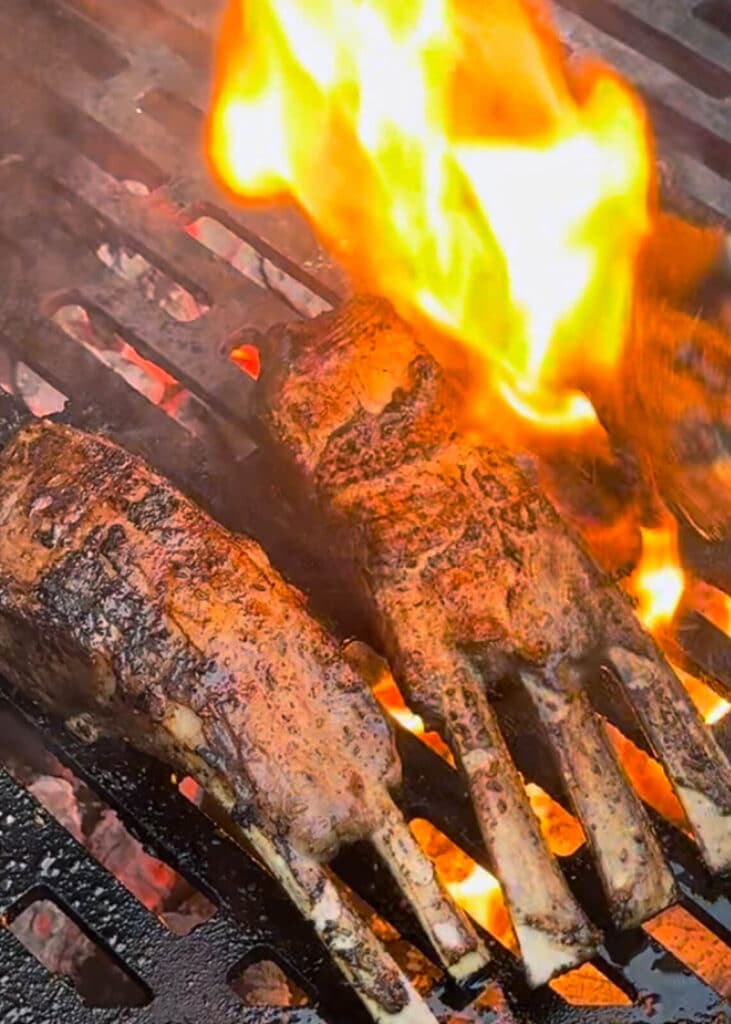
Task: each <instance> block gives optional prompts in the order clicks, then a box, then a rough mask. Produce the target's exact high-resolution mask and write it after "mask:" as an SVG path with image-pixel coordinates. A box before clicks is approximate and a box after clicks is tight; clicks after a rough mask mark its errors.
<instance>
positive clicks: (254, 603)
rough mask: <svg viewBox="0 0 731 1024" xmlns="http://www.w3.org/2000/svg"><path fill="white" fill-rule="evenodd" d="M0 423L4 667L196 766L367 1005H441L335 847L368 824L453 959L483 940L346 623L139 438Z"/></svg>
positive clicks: (28, 686) (51, 700)
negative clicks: (360, 904)
mask: <svg viewBox="0 0 731 1024" xmlns="http://www.w3.org/2000/svg"><path fill="white" fill-rule="evenodd" d="M0 405H2V401H1V400H0ZM3 442H4V447H3V449H2V451H1V452H0V671H2V672H3V674H5V675H6V676H7V677H8V678H9V679H10V680H11V681H12V682H14V683H15V684H16V685H17V686H18V687H20V688H22V690H23V691H25V692H26V693H27V694H28V695H30V696H31V697H32V698H34V699H36V700H38V701H40V702H41V703H42V704H43V705H44V706H46V707H47V708H48V709H50V710H51V711H52V712H53V713H56V714H60V715H62V716H64V717H70V716H82V718H86V719H87V720H89V721H91V722H92V723H93V726H94V727H95V728H96V729H98V730H101V731H102V732H108V733H110V734H116V735H118V736H120V735H121V736H123V737H126V738H129V739H130V740H131V741H132V742H133V743H134V744H135V745H137V746H138V747H140V748H144V749H146V750H148V751H149V752H151V753H153V754H155V755H157V756H158V757H162V758H163V759H165V760H167V761H169V762H170V763H171V764H173V765H174V766H175V767H176V768H178V769H181V770H182V771H183V772H185V773H190V774H191V775H193V776H195V777H196V778H197V779H198V780H199V781H200V782H201V783H202V785H203V786H204V787H205V788H206V789H207V790H208V791H209V792H211V793H212V794H213V795H214V796H215V797H216V799H217V800H218V801H219V803H220V804H221V805H222V807H223V808H224V809H225V810H226V811H227V812H228V813H230V814H231V815H232V817H233V819H234V821H235V822H236V823H237V826H238V828H239V829H240V833H241V836H242V837H243V838H244V839H245V840H246V841H247V842H248V843H249V844H250V845H251V846H252V847H253V848H254V849H255V851H256V852H257V853H258V855H259V856H260V857H261V859H262V860H263V861H264V863H265V864H266V865H267V866H268V868H269V869H270V870H271V872H272V873H273V874H274V875H275V876H276V877H277V878H278V880H279V881H280V882H281V883H282V885H283V886H284V888H285V889H286V890H287V892H288V893H289V895H290V896H291V897H292V899H293V900H294V902H295V903H296V904H297V906H298V907H299V908H300V910H301V911H302V912H303V913H304V914H305V916H307V917H308V918H309V919H310V921H312V923H313V924H314V926H315V928H316V930H317V933H318V934H319V936H320V937H321V939H322V940H323V942H324V943H325V944H326V945H327V946H328V948H329V950H330V952H331V954H332V955H333V957H334V958H335V960H336V961H337V962H338V964H339V966H340V967H341V969H342V970H343V971H344V973H345V974H346V976H347V977H348V979H349V980H350V981H351V983H352V984H353V985H354V987H355V989H356V991H357V992H358V995H359V996H360V997H361V999H362V1000H363V1002H364V1003H365V1004H366V1006H367V1008H368V1009H369V1011H370V1013H371V1015H372V1016H373V1018H374V1020H377V1021H399V1022H403V1024H406V1022H412V1021H413V1022H431V1024H434V1018H433V1016H432V1014H431V1012H430V1011H429V1010H428V1009H427V1007H426V1005H425V1004H424V1003H423V1002H422V1000H421V998H420V997H419V996H418V995H417V994H416V992H415V990H414V989H413V988H412V986H411V985H410V983H409V982H408V981H407V979H406V978H405V976H404V975H403V974H402V973H401V972H400V970H399V969H398V968H397V967H396V965H395V964H394V962H393V961H392V960H391V959H390V957H389V956H388V954H386V952H385V950H383V949H382V947H381V946H380V945H379V943H378V942H377V940H376V938H375V937H374V936H373V935H372V933H371V932H370V931H369V930H368V929H367V927H366V926H365V924H364V923H363V922H362V921H361V920H360V919H359V918H358V917H357V915H356V914H355V913H354V912H353V911H352V910H351V909H350V908H349V906H348V905H347V904H346V903H345V902H344V901H343V899H342V897H341V895H340V892H339V890H338V888H336V886H335V885H334V883H333V880H332V876H331V875H330V874H329V873H328V871H327V869H326V868H325V867H324V866H323V862H324V861H326V860H327V859H329V858H330V857H331V856H332V855H333V854H334V853H335V852H336V850H337V849H338V847H339V846H340V845H341V844H342V843H345V842H349V841H352V840H356V839H363V838H370V839H371V840H372V841H373V842H374V843H375V845H376V847H377V848H378V849H379V851H380V852H381V853H382V854H383V856H384V859H385V860H386V861H387V863H388V864H389V866H390V868H391V870H392V871H393V873H394V875H395V877H396V880H397V882H398V883H399V885H400V886H401V888H402V889H403V890H404V892H405V894H406V896H407V897H408V898H409V900H410V901H411V903H412V904H413V906H414V909H415V911H416V913H417V915H418V917H419V918H420V920H421V922H422V924H423V926H424V928H425V930H426V932H427V934H428V935H429V937H430V940H431V942H432V944H433V946H434V947H435V949H436V950H437V952H438V954H439V955H440V957H441V959H442V960H443V962H444V963H445V965H446V966H447V968H448V969H449V970H450V972H451V973H452V974H453V975H455V976H456V977H463V976H465V975H466V974H468V973H471V972H472V971H474V970H475V969H477V968H479V967H481V966H482V965H483V963H484V962H485V959H486V954H485V952H484V950H483V948H482V947H481V945H480V943H479V940H478V939H477V938H476V936H475V934H474V932H473V930H472V928H471V926H470V925H469V923H468V922H467V920H466V918H465V917H464V915H463V914H462V912H461V911H460V910H459V909H458V908H457V907H456V906H455V905H454V904H453V903H452V901H451V899H450V897H449V896H448V895H447V894H446V893H445V892H444V890H442V889H441V887H440V886H439V883H438V882H437V879H436V876H435V873H434V870H433V868H432V865H431V863H430V862H429V861H428V860H427V859H426V857H425V856H424V854H423V853H422V852H421V850H420V848H419V847H418V845H417V844H416V842H415V840H414V839H413V837H412V835H411V833H410V831H409V829H408V826H407V825H406V823H405V822H404V820H403V818H402V817H401V814H400V812H399V811H398V810H397V808H396V806H395V805H394V803H393V802H392V800H391V798H390V796H389V793H388V790H389V788H391V787H393V786H394V785H396V784H397V783H398V781H399V777H400V766H399V763H398V758H397V756H396V753H395V747H394V744H393V740H392V736H391V733H390V730H389V727H388V725H387V724H386V723H385V721H384V720H383V718H382V717H381V714H380V712H379V710H378V707H377V705H376V703H375V701H374V700H373V698H372V697H371V695H370V692H369V691H368V689H367V686H366V684H365V683H364V681H363V680H362V679H361V678H360V677H359V676H358V674H357V673H356V672H355V671H354V670H353V669H352V667H351V666H350V665H349V664H348V663H347V662H346V661H345V660H344V658H343V657H341V654H340V652H339V650H338V647H337V645H336V643H335V642H334V640H333V639H332V638H331V637H330V636H329V635H328V634H327V633H326V632H325V630H324V629H323V628H321V626H320V625H319V624H318V623H317V622H315V620H314V619H312V618H311V617H310V616H309V615H308V613H307V611H306V609H305V607H304V602H303V599H302V598H301V596H300V595H299V594H298V593H297V592H296V591H294V590H293V589H292V588H291V587H290V586H288V584H287V583H285V581H284V580H283V579H282V578H281V577H280V576H279V575H278V574H277V572H276V571H275V570H274V569H273V568H272V566H271V565H270V564H269V562H268V560H267V558H266V556H265V554H264V552H263V551H262V550H261V549H260V548H259V547H258V545H257V544H256V543H254V542H253V541H251V540H249V539H247V538H245V537H240V536H233V535H231V534H230V533H228V532H227V531H226V530H225V529H223V527H221V526H219V525H218V524H217V523H215V522H214V521H213V520H211V519H210V518H209V517H208V516H207V515H206V514H205V513H204V512H202V511H201V510H200V509H199V508H198V507H196V506H195V505H194V504H193V503H192V502H190V501H189V500H188V499H186V498H185V497H183V495H181V494H180V493H178V492H177V491H176V490H175V489H174V488H173V487H172V486H171V485H170V484H169V483H168V482H166V481H165V480H163V479H161V478H160V477H159V476H157V475H156V474H155V473H153V472H152V471H151V470H150V469H149V468H148V467H147V466H146V465H145V464H144V463H143V462H141V461H140V460H139V459H137V458H136V457H134V456H131V455H129V454H128V453H127V452H125V451H123V450H122V449H120V448H119V447H117V446H115V445H114V444H112V443H110V442H109V441H106V440H103V439H102V438H99V437H95V436H90V435H88V434H83V433H80V432H78V431H76V430H73V429H71V428H69V427H66V426H62V425H59V424H52V423H48V422H40V421H36V422H33V423H31V424H30V425H25V426H22V427H21V428H20V429H19V430H17V431H16V432H15V433H14V434H13V435H12V436H11V437H10V438H8V437H2V436H0V444H2V443H3ZM76 724H77V728H80V726H81V722H79V721H78V719H77V723H76ZM324 765H326V766H327V770H323V766H324Z"/></svg>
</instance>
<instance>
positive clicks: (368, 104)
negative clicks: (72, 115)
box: [208, 0, 650, 428]
mask: <svg viewBox="0 0 731 1024" xmlns="http://www.w3.org/2000/svg"><path fill="white" fill-rule="evenodd" d="M208 151H209V156H210V160H211V164H212V167H213V169H214V171H215V173H216V174H217V175H218V177H219V178H220V179H221V180H222V181H223V182H224V183H225V185H226V186H227V187H228V188H229V189H230V190H232V191H233V192H234V193H236V194H237V195H238V196H241V197H245V198H249V199H261V198H271V197H272V196H274V195H289V196H291V197H293V198H294V199H295V200H296V201H297V202H298V203H299V205H300V207H301V208H302V209H303V210H304V211H305V213H306V214H307V215H308V216H309V217H310V219H311V220H312V222H313V224H314V225H315V227H316V229H317V230H318V231H319V232H320V234H321V235H322V236H323V238H324V239H325V240H326V241H327V242H328V243H329V244H330V245H331V246H332V247H333V249H334V250H335V251H336V253H337V254H338V256H339V257H340V258H341V259H342V260H343V262H344V263H345V264H346V265H347V266H348V268H349V269H350V271H351V272H352V273H353V274H354V276H355V277H356V278H357V280H358V281H359V283H360V284H362V285H363V286H365V287H368V288H370V289H372V290H374V291H376V292H377V293H379V294H381V295H384V296H386V297H387V298H389V299H390V300H391V301H392V302H393V303H394V305H395V306H396V308H397V309H398V310H399V311H400V312H401V314H402V315H404V316H405V317H406V318H407V319H411V320H412V321H416V322H424V321H426V322H428V323H430V324H431V325H432V326H434V327H436V328H437V329H438V331H439V332H440V333H442V334H446V335H447V336H450V337H452V338H454V339H456V340H458V341H459V342H461V343H463V344H465V345H467V346H469V347H470V348H471V349H472V350H474V351H476V352H478V353H479V354H480V355H481V356H482V357H483V363H482V365H483V366H484V368H485V379H487V377H488V376H489V377H490V378H491V380H492V381H493V382H494V383H495V384H496V386H497V387H498V388H499V390H500V392H501V393H502V394H503V396H504V397H507V398H508V400H509V401H510V402H511V404H512V405H513V407H514V408H515V409H516V410H517V411H518V412H520V413H521V414H522V415H524V416H527V417H528V418H530V419H531V420H533V421H534V422H537V423H542V424H543V423H544V424H545V425H547V426H550V427H551V428H555V427H556V426H561V425H566V424H567V423H568V424H571V423H577V424H579V425H583V424H586V422H587V421H594V419H595V417H594V413H593V409H592V407H591V405H590V404H589V402H588V400H587V399H586V398H585V397H583V395H581V394H580V393H579V392H578V390H577V389H580V388H581V387H584V386H585V385H586V383H587V382H588V381H589V380H590V379H593V378H595V377H596V376H598V375H604V374H606V373H607V372H608V371H610V370H611V368H612V367H613V366H614V365H615V364H616V362H617V359H618V357H619V355H620V352H621V348H622V342H623V338H624V334H625V330H626V324H627V319H628V313H629V307H630V303H631V295H632V280H633V270H634V263H635V258H636V255H637V251H638V247H639V244H640V242H641V239H642V237H643V235H644V233H645V231H646V227H647V192H648V184H649V173H650V172H649V167H650V160H649V157H648V144H647V137H646V130H645V120H644V114H643V111H642V109H641V107H640V105H639V103H638V101H637V100H636V99H635V98H634V96H633V94H632V93H631V92H630V90H629V88H628V87H627V86H625V85H624V84H623V83H622V82H621V81H620V80H619V79H618V78H617V77H615V76H614V75H612V74H610V73H609V72H608V71H606V70H603V69H598V68H593V69H591V72H590V69H588V68H586V67H585V68H583V69H581V72H579V71H578V70H574V71H572V72H571V74H570V73H569V71H568V69H567V66H566V63H565V60H564V58H563V56H562V54H561V51H560V48H559V46H558V44H557V42H556V39H555V36H554V35H553V33H552V32H551V30H550V28H549V25H548V19H547V18H546V16H545V13H544V12H543V11H542V10H540V9H539V6H538V0H403V2H394V0H309V2H308V3H307V4H303V3H302V2H301V0H256V2H253V0H252V2H249V3H246V2H245V0H230V6H229V10H228V15H227V17H226V19H225V22H224V25H223V28H222V31H221V36H220V47H219V59H218V75H217V84H216V88H215V92H214V99H213V104H212V109H211V114H210V118H209V124H208ZM479 383H483V382H482V381H481V382H479Z"/></svg>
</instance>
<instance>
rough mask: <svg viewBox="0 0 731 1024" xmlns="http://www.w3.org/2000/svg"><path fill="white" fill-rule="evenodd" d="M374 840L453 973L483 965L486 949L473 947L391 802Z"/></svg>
mask: <svg viewBox="0 0 731 1024" xmlns="http://www.w3.org/2000/svg"><path fill="white" fill-rule="evenodd" d="M373 843H374V845H375V847H376V849H377V850H378V852H379V853H380V854H381V856H382V857H383V859H384V861H385V862H386V863H387V864H388V866H389V868H390V870H391V872H392V874H393V876H394V878H395V879H396V881H397V883H398V886H399V888H400V889H401V891H402V892H403V893H404V894H405V895H406V897H407V898H408V900H409V902H410V903H411V905H412V907H414V909H415V910H416V913H417V915H418V918H419V921H420V922H421V925H422V927H423V928H424V931H425V932H426V934H427V935H428V936H429V938H430V940H431V943H432V945H433V946H434V948H435V950H436V951H437V953H438V954H439V959H440V960H441V961H442V963H443V964H444V966H445V967H446V968H447V970H448V971H449V973H450V974H451V975H452V977H453V978H456V979H458V980H460V979H464V978H467V977H469V976H470V975H471V974H474V973H475V972H476V971H478V970H480V968H482V967H484V965H485V964H486V963H487V961H488V959H489V956H488V953H487V950H486V949H485V948H484V946H482V945H481V944H480V945H479V946H478V947H477V948H475V941H474V932H473V930H472V927H471V926H470V925H469V924H468V922H467V918H466V917H465V915H464V914H463V913H461V912H460V911H458V910H457V908H456V907H455V905H454V903H453V902H452V899H451V897H450V896H449V895H448V894H447V893H446V892H445V890H444V889H443V887H442V886H441V884H440V883H439V881H438V879H437V876H436V872H435V870H434V867H433V865H432V863H431V862H430V861H429V859H428V857H427V856H426V855H425V854H424V853H423V851H422V849H421V847H420V846H419V844H418V843H417V842H416V840H415V839H414V837H413V836H412V834H411V832H410V830H409V829H408V827H407V826H406V825H405V824H404V820H403V818H402V816H401V814H400V813H399V812H398V811H397V810H396V808H395V807H393V805H392V806H391V808H390V809H387V810H386V811H385V814H384V822H383V824H382V826H381V827H380V828H379V829H378V831H377V832H375V833H374V835H373Z"/></svg>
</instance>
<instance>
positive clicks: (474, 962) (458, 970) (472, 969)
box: [449, 944, 490, 981]
mask: <svg viewBox="0 0 731 1024" xmlns="http://www.w3.org/2000/svg"><path fill="white" fill-rule="evenodd" d="M489 962H490V954H489V953H488V952H487V950H486V949H485V947H484V946H483V945H482V944H481V945H480V946H479V948H478V949H473V950H472V952H470V953H465V955H464V956H463V957H461V958H460V959H459V960H457V962H456V963H453V964H450V965H449V975H450V977H452V978H454V980H455V981H465V980H466V979H467V978H470V977H472V975H473V974H477V972H478V971H481V970H482V969H483V968H484V967H485V966H486V965H487V964H488V963H489Z"/></svg>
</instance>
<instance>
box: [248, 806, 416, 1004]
mask: <svg viewBox="0 0 731 1024" xmlns="http://www.w3.org/2000/svg"><path fill="white" fill-rule="evenodd" d="M242 835H243V837H244V839H245V840H247V841H248V842H249V843H250V844H251V846H252V847H253V849H254V850H255V851H256V853H258V855H259V856H260V857H261V859H262V861H263V862H264V863H265V864H266V866H267V867H268V868H269V870H270V871H271V872H272V874H273V875H274V876H275V878H276V879H277V880H278V881H279V882H280V884H281V885H282V887H283V888H284V889H285V891H286V892H287V893H288V895H289V896H290V898H291V899H292V901H293V902H294V903H295V904H296V906H297V907H298V908H299V909H300V911H301V912H302V914H303V915H304V916H305V917H306V918H307V919H308V920H310V921H312V923H313V924H314V926H315V929H316V931H317V934H318V935H319V937H320V939H321V940H322V942H323V943H324V944H325V945H326V946H327V948H328V950H329V952H330V955H331V956H332V958H333V960H334V961H335V962H336V963H337V964H338V966H339V967H340V970H341V971H342V972H343V974H344V975H345V977H346V978H347V979H348V981H349V982H350V983H351V985H352V986H353V988H354V990H355V991H356V992H357V994H358V996H359V998H360V999H361V1001H362V1002H363V1003H364V1005H365V1007H366V1009H367V1010H368V1012H369V1014H370V1016H371V1018H372V1019H373V1020H374V1021H375V1022H376V1024H436V1018H435V1017H434V1016H433V1014H432V1012H431V1011H430V1010H429V1008H428V1007H427V1005H426V1003H425V1002H424V1001H423V999H422V998H421V996H420V995H419V994H418V993H417V991H416V989H415V988H414V987H413V985H412V984H411V982H410V981H409V980H408V979H407V978H406V976H405V975H404V974H403V972H402V971H401V970H400V968H399V967H398V966H397V965H396V964H395V963H394V961H393V960H392V959H391V957H390V956H389V955H388V953H387V952H386V951H385V950H384V949H383V947H382V946H381V944H380V943H379V942H378V940H377V939H376V937H375V935H374V934H373V933H372V932H371V931H370V929H369V928H368V927H367V926H366V925H365V923H364V922H363V921H362V920H361V919H360V918H359V917H358V915H357V914H356V913H355V912H354V911H353V910H351V909H350V907H348V906H347V904H346V903H345V902H344V900H343V898H342V896H341V895H340V893H339V892H338V889H337V887H336V886H335V884H334V882H333V880H332V877H331V875H330V873H329V872H328V870H327V869H326V868H324V867H323V866H322V865H321V864H318V863H317V862H316V861H314V860H312V859H311V858H309V857H303V856H302V855H301V854H299V853H297V851H295V850H294V849H293V848H292V847H291V846H290V845H289V844H288V843H287V842H286V840H285V841H277V842H274V841H273V840H272V839H270V838H269V836H267V835H266V833H264V832H262V831H261V829H259V828H257V827H256V826H248V827H246V828H244V829H242Z"/></svg>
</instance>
